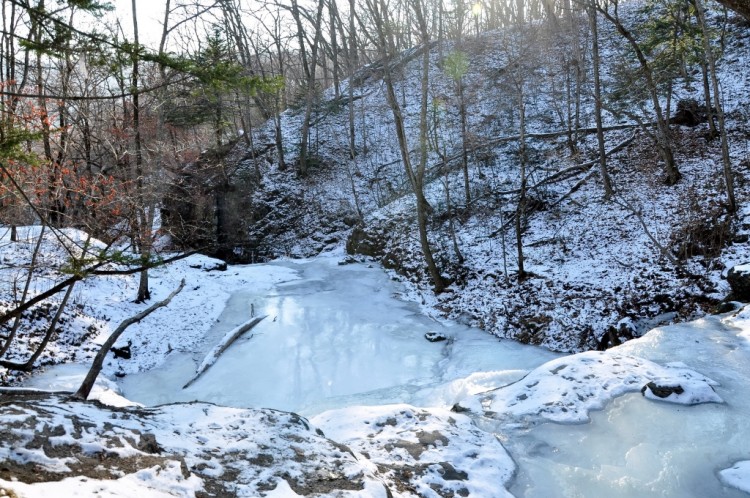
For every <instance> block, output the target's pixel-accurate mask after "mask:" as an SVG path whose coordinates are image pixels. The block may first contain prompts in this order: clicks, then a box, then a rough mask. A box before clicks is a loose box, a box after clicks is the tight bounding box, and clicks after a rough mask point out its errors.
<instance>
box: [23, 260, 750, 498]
mask: <svg viewBox="0 0 750 498" xmlns="http://www.w3.org/2000/svg"><path fill="white" fill-rule="evenodd" d="M267 269H268V271H269V272H273V271H279V269H284V271H286V272H287V273H288V269H292V270H293V271H294V272H295V274H296V276H297V277H298V278H294V279H291V280H287V281H285V282H282V283H279V284H276V285H275V286H274V288H273V290H272V291H271V292H263V293H256V292H254V291H253V290H252V289H247V290H245V291H242V292H239V293H236V294H234V295H233V297H232V298H231V299H230V300H229V302H228V303H227V307H226V309H225V311H224V313H223V314H222V316H221V317H220V319H219V321H217V323H216V324H215V325H214V327H213V328H212V329H211V330H210V331H209V333H208V334H207V336H206V340H205V342H204V344H203V345H202V346H201V351H197V352H195V353H175V354H172V355H171V356H170V357H169V358H168V361H167V362H166V363H165V364H164V365H162V366H161V367H159V368H157V369H155V370H151V371H148V372H144V373H141V374H135V375H128V376H127V377H125V378H124V379H122V380H121V381H120V387H121V388H122V390H123V392H124V394H125V396H126V397H127V398H129V399H132V400H134V401H138V402H141V403H144V404H146V405H155V404H162V403H170V402H176V401H190V400H195V399H198V400H202V401H210V402H214V403H217V404H222V405H230V406H237V407H269V408H276V409H281V410H290V411H296V412H299V413H302V414H304V415H307V416H313V415H316V414H320V413H321V412H323V411H325V410H329V409H335V408H343V407H351V406H360V405H384V404H391V403H408V404H412V405H415V406H419V407H438V406H439V407H450V406H452V405H453V404H454V403H456V402H459V401H462V400H464V401H465V400H466V399H472V398H471V395H474V394H477V393H484V392H486V391H489V390H491V389H495V388H498V387H501V386H505V385H508V384H511V383H513V382H515V381H517V380H519V379H521V378H523V377H524V376H526V375H527V374H528V373H529V372H530V371H531V370H533V369H535V368H537V367H540V366H541V365H544V364H545V363H546V362H548V361H550V360H554V359H556V358H561V356H560V355H557V354H554V353H551V352H549V351H546V350H543V349H539V348H535V347H531V346H524V345H520V344H517V343H514V342H512V341H502V340H498V339H496V338H494V337H491V336H489V335H488V334H486V333H484V332H481V331H479V330H476V329H472V328H469V327H465V326H462V325H458V324H443V323H439V322H437V321H435V320H432V319H430V318H428V317H426V316H425V315H424V314H422V313H421V312H420V310H419V307H418V306H416V305H414V304H410V303H406V302H404V301H401V300H399V299H398V294H399V292H401V287H400V285H399V284H397V283H395V282H393V281H391V280H390V279H389V278H388V276H387V275H386V274H385V273H384V272H383V271H382V270H380V269H378V268H369V267H367V266H366V265H363V264H351V265H345V266H339V265H337V259H335V258H318V259H315V260H309V261H295V262H283V263H274V264H270V265H267ZM745 313H746V314H748V315H750V312H745ZM263 315H265V316H266V318H265V319H264V320H263V321H262V322H260V324H259V325H257V326H256V327H255V328H254V329H253V330H252V331H250V332H248V333H247V334H246V335H245V336H244V337H243V338H242V339H240V340H239V341H238V342H237V343H235V344H234V345H233V346H232V347H230V348H229V349H228V350H227V351H226V352H225V353H224V354H223V355H222V356H221V357H220V358H219V360H218V361H217V362H216V364H215V365H214V366H213V367H212V368H211V369H209V370H208V371H207V372H206V373H205V374H204V375H203V376H202V377H201V378H200V379H199V380H198V381H197V382H195V383H194V384H193V385H191V386H190V387H189V388H187V389H183V388H182V386H183V385H184V384H185V383H186V382H187V381H188V380H189V379H190V378H192V376H193V375H194V374H195V370H196V367H197V365H199V364H200V363H201V362H202V360H203V358H204V356H205V355H206V353H207V352H208V351H209V350H211V348H212V347H213V346H214V345H215V344H216V343H218V342H219V341H220V340H221V339H222V337H224V336H225V335H226V333H227V332H229V331H230V330H232V329H233V328H234V327H236V326H237V325H239V324H241V323H244V322H246V321H248V319H250V318H251V317H252V316H263ZM737 323H740V324H741V325H742V324H743V323H744V325H742V326H743V327H745V330H744V331H743V330H740V329H738V328H734V327H732V326H731V322H726V321H723V320H721V319H720V318H718V317H709V318H707V319H704V320H699V321H696V322H693V323H689V324H682V325H676V326H671V327H664V328H661V329H656V330H654V331H651V332H650V333H649V334H647V335H646V336H645V337H643V338H641V339H639V340H635V341H631V342H629V343H627V344H625V345H623V346H620V347H618V348H614V349H613V350H610V351H611V352H612V354H614V355H627V356H628V357H632V358H644V359H647V360H651V361H653V362H656V363H658V364H659V365H667V364H669V363H673V362H682V363H683V364H684V366H686V367H689V368H690V369H693V370H695V371H696V372H698V373H700V374H703V375H705V376H707V377H709V378H710V379H712V380H714V381H716V382H718V385H716V386H715V388H714V389H715V391H716V394H718V395H719V396H720V397H721V399H723V400H724V403H709V404H700V405H696V406H683V405H674V404H669V403H664V402H660V401H652V400H647V399H646V398H644V397H643V396H641V394H640V393H638V392H637V389H636V392H634V393H631V394H625V395H622V396H618V397H615V398H614V399H613V400H612V401H610V402H604V403H603V406H604V409H603V410H601V411H593V412H591V413H590V414H589V415H590V418H591V420H590V422H587V423H582V424H578V425H565V424H559V423H550V422H547V423H541V422H540V421H538V420H537V421H531V422H530V421H529V420H527V419H522V418H516V419H514V418H510V419H508V418H499V419H496V418H488V417H487V414H482V413H481V409H480V410H479V411H478V412H475V413H474V415H473V419H474V422H475V423H476V424H477V425H478V426H479V427H480V428H482V429H483V430H485V431H488V432H491V433H493V434H495V435H496V436H497V437H498V438H499V440H500V441H501V442H502V443H503V445H504V446H505V447H506V449H507V450H508V451H509V453H510V454H511V455H512V457H513V459H514V460H515V462H516V464H517V466H518V468H517V472H516V475H515V479H514V481H513V485H512V487H511V488H510V491H511V492H512V493H513V494H514V495H515V496H517V497H540V498H542V497H544V498H546V497H551V496H571V497H573V496H581V497H599V496H601V497H630V498H642V497H657V496H658V497H675V498H682V497H742V496H747V494H744V493H742V492H741V491H738V490H736V489H733V488H729V487H727V486H724V485H723V484H722V481H721V480H720V477H719V472H720V471H721V470H723V469H727V468H729V467H731V466H732V465H733V464H734V463H735V462H738V461H742V460H750V423H749V422H748V418H747V416H748V414H750V341H748V337H750V332H748V331H747V330H748V329H750V326H748V324H750V319H748V318H747V317H746V319H745V322H737ZM426 332H440V333H442V334H445V335H446V336H448V337H449V338H450V339H449V340H448V341H444V342H437V343H431V342H428V341H427V340H426V339H425V338H424V334H425V333H426ZM608 353H609V352H608ZM580 357H581V355H574V356H570V357H567V358H564V361H565V362H566V363H569V364H571V365H576V362H577V361H580V360H579V359H577V358H580ZM614 365H616V363H614ZM579 366H580V364H579ZM71 368H73V367H71V366H64V367H60V369H59V370H55V369H50V371H49V372H48V375H59V376H60V377H58V379H57V381H56V382H57V385H56V387H57V388H60V387H66V386H65V385H63V384H65V382H68V383H69V384H70V385H71V386H75V385H76V384H77V382H78V381H79V380H80V376H81V375H82V374H81V373H80V370H81V368H80V367H78V371H74V370H70V369H71ZM66 369H68V370H66ZM55 371H57V372H58V373H57V374H54V372H55ZM65 371H68V372H71V377H70V379H69V380H65V379H63V378H62V375H63V374H62V373H61V372H65ZM540 371H541V372H542V375H555V374H557V369H556V368H552V369H550V368H549V367H547V366H546V365H545V366H543V367H542V368H539V369H538V370H537V372H540ZM610 374H611V375H610ZM637 374H638V372H629V373H627V375H637ZM616 375H617V374H616V373H612V372H609V371H607V372H601V374H598V375H597V376H587V377H582V380H581V381H580V382H579V384H583V387H584V388H585V387H586V384H590V385H595V384H603V383H607V382H610V381H613V380H615V377H616ZM76 376H77V378H76ZM35 382H36V384H35V385H37V386H39V387H45V386H47V384H46V383H45V382H46V381H45V380H44V376H40V377H38V378H37V379H36V381H35ZM576 382H578V381H576ZM524 384H526V383H524ZM574 384H575V383H574ZM517 385H518V384H517ZM561 385H562V384H561ZM576 385H578V384H576ZM640 385H641V384H638V386H640ZM528 387H532V386H528ZM564 395H565V394H563V396H564ZM473 399H481V397H475V398H473ZM518 399H521V398H518ZM524 399H525V398H524ZM542 405H544V400H539V402H538V406H542ZM494 408H495V407H494V406H493V409H494ZM498 409H502V407H498ZM488 498H490V497H488Z"/></svg>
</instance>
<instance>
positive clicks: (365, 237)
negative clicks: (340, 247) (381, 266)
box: [346, 224, 385, 258]
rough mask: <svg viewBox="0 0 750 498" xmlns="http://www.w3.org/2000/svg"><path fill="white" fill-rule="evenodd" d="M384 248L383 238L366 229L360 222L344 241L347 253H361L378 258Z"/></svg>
mask: <svg viewBox="0 0 750 498" xmlns="http://www.w3.org/2000/svg"><path fill="white" fill-rule="evenodd" d="M384 250H385V240H384V239H383V238H382V237H380V236H379V235H378V234H375V233H372V232H369V231H367V230H366V227H365V226H364V225H362V224H359V225H357V226H355V227H354V229H353V230H352V233H351V235H349V239H348V240H347V241H346V252H347V253H349V254H362V255H364V256H371V257H373V258H378V257H380V256H382V254H383V251H384Z"/></svg>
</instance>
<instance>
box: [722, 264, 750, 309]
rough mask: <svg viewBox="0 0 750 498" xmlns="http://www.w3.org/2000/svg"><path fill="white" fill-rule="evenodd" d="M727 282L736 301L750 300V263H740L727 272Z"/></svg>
mask: <svg viewBox="0 0 750 498" xmlns="http://www.w3.org/2000/svg"><path fill="white" fill-rule="evenodd" d="M727 282H728V283H729V287H731V289H732V294H731V298H732V299H733V300H735V301H742V302H745V303H746V302H750V265H738V266H735V267H733V268H732V269H730V270H729V273H727Z"/></svg>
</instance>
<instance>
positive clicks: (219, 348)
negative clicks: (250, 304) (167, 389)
mask: <svg viewBox="0 0 750 498" xmlns="http://www.w3.org/2000/svg"><path fill="white" fill-rule="evenodd" d="M265 317H266V315H263V316H258V317H255V318H253V319H252V320H250V321H249V322H245V323H243V324H242V325H240V326H239V327H236V328H234V329H232V330H231V331H229V333H228V334H227V335H225V336H224V338H223V339H222V340H221V341H220V342H219V343H218V344H217V345H216V346H214V348H213V349H212V350H211V351H210V352H209V353H208V354H207V355H206V357H205V358H204V359H203V362H202V363H201V364H200V366H199V367H198V368H197V369H196V371H195V375H194V376H193V378H192V379H190V380H189V381H188V382H187V384H185V385H184V386H182V388H183V389H187V388H188V387H190V386H191V385H192V384H193V382H195V381H196V380H198V379H199V378H200V376H201V375H203V374H204V373H205V372H206V370H208V369H209V368H211V366H213V364H214V363H216V360H218V359H219V356H221V354H222V353H224V351H226V350H227V349H228V348H229V346H231V345H232V343H234V341H236V340H237V339H239V338H240V336H241V335H242V334H244V333H245V332H247V331H248V330H250V329H252V328H253V327H255V326H256V325H258V324H259V323H260V322H261V320H263V319H264V318H265Z"/></svg>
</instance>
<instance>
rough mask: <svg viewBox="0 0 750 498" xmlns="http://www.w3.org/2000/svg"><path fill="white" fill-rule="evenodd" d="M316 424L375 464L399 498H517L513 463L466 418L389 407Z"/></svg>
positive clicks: (330, 416)
mask: <svg viewBox="0 0 750 498" xmlns="http://www.w3.org/2000/svg"><path fill="white" fill-rule="evenodd" d="M311 422H312V423H314V424H315V425H317V426H318V427H320V428H321V429H323V431H324V432H325V434H326V436H328V437H330V438H332V439H334V440H336V441H339V442H341V443H344V444H346V445H347V446H348V447H349V448H351V449H352V450H353V451H355V452H356V453H357V454H358V455H363V456H364V457H365V458H367V459H368V460H369V461H370V462H372V464H373V465H374V466H375V467H376V468H377V469H379V471H380V472H381V475H382V476H383V478H384V479H385V482H386V483H387V484H388V488H389V489H390V490H391V492H392V493H393V496H394V497H406V496H415V495H416V496H424V497H435V498H437V497H448V496H473V497H477V498H480V497H481V498H498V497H508V496H512V495H511V494H510V493H508V491H507V490H506V489H505V486H507V485H508V484H509V481H510V479H511V477H512V476H513V472H514V470H515V464H514V463H513V460H512V459H511V457H510V456H509V455H508V453H507V452H506V451H505V448H503V446H502V445H501V444H500V442H499V441H498V440H497V439H496V438H495V437H494V436H493V435H492V434H491V433H488V432H484V431H482V430H480V429H479V428H477V427H476V426H475V425H474V424H473V423H472V421H471V420H470V419H469V418H468V417H466V416H465V415H460V414H457V413H453V412H450V411H448V410H444V409H434V408H433V409H429V410H427V409H422V408H415V407H413V406H409V405H389V406H378V407H351V408H344V409H340V410H331V411H328V412H324V413H322V414H320V415H317V416H315V417H313V418H312V419H311Z"/></svg>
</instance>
